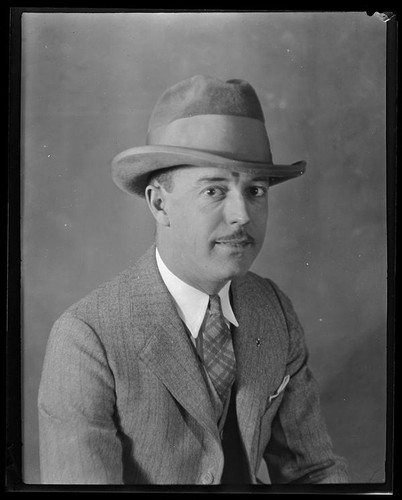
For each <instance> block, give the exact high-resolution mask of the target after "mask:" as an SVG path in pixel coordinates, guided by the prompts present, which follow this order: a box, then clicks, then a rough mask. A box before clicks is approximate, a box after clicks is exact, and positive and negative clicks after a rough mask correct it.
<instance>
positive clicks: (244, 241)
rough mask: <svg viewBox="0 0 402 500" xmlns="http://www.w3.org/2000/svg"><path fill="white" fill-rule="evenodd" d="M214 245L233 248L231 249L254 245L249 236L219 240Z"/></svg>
mask: <svg viewBox="0 0 402 500" xmlns="http://www.w3.org/2000/svg"><path fill="white" fill-rule="evenodd" d="M215 243H216V244H217V245H228V246H233V247H245V246H248V245H252V244H253V243H254V239H253V238H251V236H248V237H240V238H237V237H235V238H233V237H228V238H219V239H218V240H216V241H215Z"/></svg>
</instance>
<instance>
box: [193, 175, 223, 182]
mask: <svg viewBox="0 0 402 500" xmlns="http://www.w3.org/2000/svg"><path fill="white" fill-rule="evenodd" d="M223 181H230V179H228V178H227V177H218V176H216V177H201V179H197V181H196V184H205V183H208V182H223Z"/></svg>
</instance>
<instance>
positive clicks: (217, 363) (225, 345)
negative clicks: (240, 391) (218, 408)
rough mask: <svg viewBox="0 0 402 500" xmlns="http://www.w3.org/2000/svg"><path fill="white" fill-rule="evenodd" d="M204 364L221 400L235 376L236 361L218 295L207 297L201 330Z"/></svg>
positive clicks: (223, 398)
mask: <svg viewBox="0 0 402 500" xmlns="http://www.w3.org/2000/svg"><path fill="white" fill-rule="evenodd" d="M203 352H204V364H205V367H206V369H207V371H208V374H209V376H210V378H211V380H212V383H213V384H214V387H215V389H216V391H217V393H218V394H219V396H220V398H221V400H222V401H225V399H226V396H227V392H228V390H229V389H230V387H231V385H232V382H233V380H234V378H235V371H236V361H235V355H234V351H233V344H232V338H231V335H230V329H229V327H228V326H227V324H226V321H225V318H224V316H223V313H222V309H221V301H220V298H219V295H211V296H210V298H209V311H207V317H206V322H205V328H204V332H203Z"/></svg>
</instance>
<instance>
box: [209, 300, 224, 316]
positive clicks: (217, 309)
mask: <svg viewBox="0 0 402 500" xmlns="http://www.w3.org/2000/svg"><path fill="white" fill-rule="evenodd" d="M209 312H210V314H212V315H214V314H219V315H222V307H221V299H220V297H219V295H210V296H209Z"/></svg>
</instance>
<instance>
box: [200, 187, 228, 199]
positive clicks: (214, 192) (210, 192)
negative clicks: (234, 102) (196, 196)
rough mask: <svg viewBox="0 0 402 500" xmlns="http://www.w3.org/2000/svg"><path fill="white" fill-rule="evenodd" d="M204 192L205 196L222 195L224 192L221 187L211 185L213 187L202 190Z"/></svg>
mask: <svg viewBox="0 0 402 500" xmlns="http://www.w3.org/2000/svg"><path fill="white" fill-rule="evenodd" d="M204 193H205V194H206V195H207V196H211V197H212V196H222V195H223V194H224V192H223V189H221V188H217V187H213V188H208V189H206V190H205V191H204Z"/></svg>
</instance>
